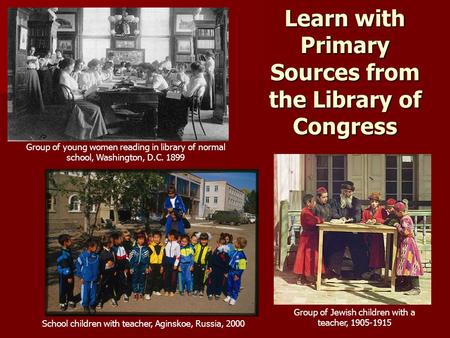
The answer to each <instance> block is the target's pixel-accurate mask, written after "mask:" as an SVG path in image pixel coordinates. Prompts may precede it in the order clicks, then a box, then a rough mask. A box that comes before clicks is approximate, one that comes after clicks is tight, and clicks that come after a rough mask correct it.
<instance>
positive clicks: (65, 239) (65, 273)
mask: <svg viewBox="0 0 450 338" xmlns="http://www.w3.org/2000/svg"><path fill="white" fill-rule="evenodd" d="M58 242H59V244H60V245H61V252H60V254H59V255H58V258H57V259H56V265H57V270H58V275H59V307H60V309H61V310H62V311H66V310H67V307H68V306H70V307H72V308H74V307H75V302H74V301H73V287H74V280H73V275H74V273H75V263H74V260H73V256H72V251H71V249H70V247H71V246H72V239H71V238H70V236H69V235H67V234H62V235H60V236H59V237H58Z"/></svg>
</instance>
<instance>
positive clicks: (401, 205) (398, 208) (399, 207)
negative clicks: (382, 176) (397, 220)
mask: <svg viewBox="0 0 450 338" xmlns="http://www.w3.org/2000/svg"><path fill="white" fill-rule="evenodd" d="M394 209H395V210H396V211H405V210H406V205H405V204H404V203H403V202H397V203H395V205H394Z"/></svg>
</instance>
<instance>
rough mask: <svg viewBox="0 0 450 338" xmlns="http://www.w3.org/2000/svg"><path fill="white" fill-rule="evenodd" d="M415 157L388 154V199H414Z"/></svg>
mask: <svg viewBox="0 0 450 338" xmlns="http://www.w3.org/2000/svg"><path fill="white" fill-rule="evenodd" d="M414 177H415V174H414V157H413V156H411V155H386V199H388V198H395V199H396V200H402V199H405V198H406V199H407V200H408V201H412V200H414Z"/></svg>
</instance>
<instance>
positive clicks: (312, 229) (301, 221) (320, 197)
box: [274, 154, 432, 305]
mask: <svg viewBox="0 0 450 338" xmlns="http://www.w3.org/2000/svg"><path fill="white" fill-rule="evenodd" d="M274 210H275V238H276V241H275V247H274V249H275V276H274V283H275V288H274V302H275V304H337V305H338V304H354V305H367V304H380V305H384V304H395V305H401V304H404V305H406V304H431V224H432V216H431V155H429V154H414V155H403V154H399V155H393V154H389V155H383V154H347V155H338V154H336V155H335V154H332V155H326V154H316V155H313V154H279V155H275V199H274Z"/></svg>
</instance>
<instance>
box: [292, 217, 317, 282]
mask: <svg viewBox="0 0 450 338" xmlns="http://www.w3.org/2000/svg"><path fill="white" fill-rule="evenodd" d="M300 223H301V225H302V233H301V234H300V243H299V245H298V250H297V256H296V257H295V263H294V273H296V274H298V275H302V276H305V277H315V276H316V275H317V266H318V259H319V251H318V247H319V230H318V229H317V226H316V224H318V223H322V220H321V218H320V217H318V216H316V215H314V214H313V212H312V211H311V210H310V209H308V208H303V210H302V213H301V216H300ZM322 273H325V266H324V264H323V262H322Z"/></svg>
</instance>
